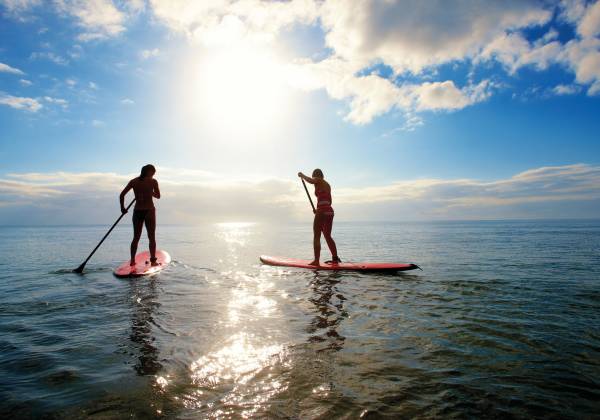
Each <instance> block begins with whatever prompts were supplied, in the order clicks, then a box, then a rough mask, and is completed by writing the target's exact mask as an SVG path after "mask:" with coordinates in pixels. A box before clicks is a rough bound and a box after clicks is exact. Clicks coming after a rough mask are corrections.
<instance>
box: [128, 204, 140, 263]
mask: <svg viewBox="0 0 600 420" xmlns="http://www.w3.org/2000/svg"><path fill="white" fill-rule="evenodd" d="M131 220H132V222H133V239H132V241H131V246H130V248H129V250H130V253H131V260H130V262H129V264H130V265H134V264H135V254H136V252H137V247H138V243H139V241H140V237H141V236H142V228H143V227H144V219H142V218H141V217H136V213H135V210H134V212H133V217H132V218H131Z"/></svg>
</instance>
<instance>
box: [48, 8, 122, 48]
mask: <svg viewBox="0 0 600 420" xmlns="http://www.w3.org/2000/svg"><path fill="white" fill-rule="evenodd" d="M55 5H56V7H57V9H58V10H59V11H60V12H61V13H64V14H67V15H70V16H73V17H75V18H76V19H77V21H78V24H79V26H81V27H82V28H83V29H84V32H83V33H81V34H80V35H79V37H78V38H79V39H80V40H81V41H91V40H96V39H103V38H108V37H112V36H116V35H118V34H120V33H121V32H123V31H124V30H125V26H124V24H125V20H126V16H125V14H124V13H123V12H122V11H121V10H119V9H118V8H117V7H115V5H114V4H113V2H112V1H110V0H55Z"/></svg>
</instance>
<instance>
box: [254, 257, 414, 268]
mask: <svg viewBox="0 0 600 420" xmlns="http://www.w3.org/2000/svg"><path fill="white" fill-rule="evenodd" d="M260 260H261V261H262V263H263V264H268V265H277V266H281V267H297V268H308V269H311V270H334V271H342V270H348V271H362V272H368V271H380V272H381V271H388V272H393V271H406V270H414V269H416V268H419V266H418V265H416V264H395V263H367V262H364V263H363V262H359V263H350V262H342V263H338V264H325V263H321V265H318V266H314V265H309V264H308V263H309V262H310V260H297V259H295V258H285V257H270V256H267V255H263V256H261V257H260Z"/></svg>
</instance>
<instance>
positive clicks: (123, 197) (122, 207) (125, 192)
mask: <svg viewBox="0 0 600 420" xmlns="http://www.w3.org/2000/svg"><path fill="white" fill-rule="evenodd" d="M132 188H133V186H132V185H131V181H129V182H128V183H127V186H126V187H125V188H123V191H121V194H119V203H120V204H121V213H127V209H126V208H125V194H127V193H128V192H129V190H130V189H132Z"/></svg>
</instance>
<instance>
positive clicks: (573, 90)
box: [552, 85, 581, 96]
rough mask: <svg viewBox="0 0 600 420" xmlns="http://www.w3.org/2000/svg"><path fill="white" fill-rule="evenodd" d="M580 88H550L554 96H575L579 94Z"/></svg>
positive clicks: (566, 86) (572, 86)
mask: <svg viewBox="0 0 600 420" xmlns="http://www.w3.org/2000/svg"><path fill="white" fill-rule="evenodd" d="M580 91H581V88H580V87H579V86H577V85H556V86H554V87H553V88H552V93H554V94H555V95H559V96H562V95H575V94H576V93H579V92H580Z"/></svg>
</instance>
